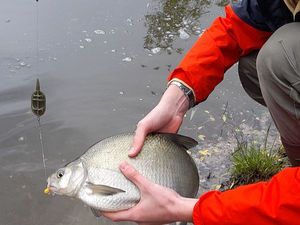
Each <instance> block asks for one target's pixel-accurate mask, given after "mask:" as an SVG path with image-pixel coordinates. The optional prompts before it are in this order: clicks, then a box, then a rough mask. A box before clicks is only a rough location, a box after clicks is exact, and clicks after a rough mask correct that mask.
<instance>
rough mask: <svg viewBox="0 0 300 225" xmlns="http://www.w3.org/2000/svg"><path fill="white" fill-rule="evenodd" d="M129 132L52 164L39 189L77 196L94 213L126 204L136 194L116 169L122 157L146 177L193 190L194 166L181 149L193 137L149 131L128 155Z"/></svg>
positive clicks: (188, 192) (136, 198)
mask: <svg viewBox="0 0 300 225" xmlns="http://www.w3.org/2000/svg"><path fill="white" fill-rule="evenodd" d="M133 136H134V134H133V133H122V134H119V135H115V136H111V137H108V138H105V139H103V140H101V141H99V142H97V143H96V144H94V145H93V146H91V147H90V148H88V150H87V151H86V152H85V153H83V154H82V155H81V156H79V157H77V158H76V159H75V160H73V161H72V162H70V163H68V164H67V165H65V166H64V167H62V168H60V169H58V170H57V171H56V172H55V173H53V174H52V175H50V176H49V177H48V179H47V188H46V189H45V193H49V192H50V193H52V194H54V195H55V194H57V195H64V196H69V197H72V198H78V199H80V200H81V201H82V202H84V203H85V204H86V205H88V206H89V207H90V208H91V209H92V212H93V213H94V215H95V216H98V215H99V213H97V212H98V211H100V212H114V211H119V210H124V209H129V208H131V207H133V206H135V205H136V204H137V203H138V202H139V200H140V197H141V196H140V191H139V189H138V188H137V187H136V186H135V185H134V184H133V183H132V182H131V181H129V180H128V179H127V178H126V177H125V176H124V175H123V174H122V173H121V172H120V170H119V164H120V163H121V162H123V161H127V162H128V163H129V164H131V165H132V166H134V167H135V168H136V170H137V171H139V173H140V174H142V175H143V176H145V177H146V178H148V179H149V180H150V181H152V182H154V183H156V184H159V185H162V186H164V187H167V188H171V189H173V190H174V191H176V192H177V193H178V194H180V195H181V196H183V197H190V198H194V197H195V196H196V194H197V192H198V187H199V175H198V169H197V166H196V164H195V162H194V160H193V158H192V157H191V156H190V155H189V154H188V153H187V150H188V149H190V148H192V147H195V146H196V145H197V144H198V143H197V141H195V140H194V139H192V138H189V137H186V136H182V135H179V134H170V133H155V134H149V135H148V136H147V137H146V140H145V142H144V145H143V148H142V151H141V152H140V153H139V154H138V155H137V156H136V157H135V158H129V157H128V150H129V149H130V147H131V144H132V140H133Z"/></svg>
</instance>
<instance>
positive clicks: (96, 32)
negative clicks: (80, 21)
mask: <svg viewBox="0 0 300 225" xmlns="http://www.w3.org/2000/svg"><path fill="white" fill-rule="evenodd" d="M94 33H95V34H102V35H103V34H105V31H104V30H94Z"/></svg>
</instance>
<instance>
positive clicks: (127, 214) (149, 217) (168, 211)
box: [102, 162, 197, 224]
mask: <svg viewBox="0 0 300 225" xmlns="http://www.w3.org/2000/svg"><path fill="white" fill-rule="evenodd" d="M120 170H121V172H122V173H123V174H124V175H125V176H126V177H127V178H128V179H129V180H130V181H132V182H133V183H134V184H135V185H136V186H137V187H138V188H139V190H140V192H141V200H140V202H139V203H138V204H137V205H136V206H134V207H133V208H130V209H127V210H123V211H118V212H103V213H102V215H103V216H105V217H107V218H109V219H111V220H113V221H134V222H137V223H138V224H165V223H171V222H175V221H192V211H193V208H194V205H195V204H196V202H197V199H192V198H184V197H181V196H180V195H179V194H178V193H176V192H175V191H173V190H172V189H169V188H165V187H163V186H160V185H157V184H154V183H152V182H150V181H149V180H148V179H146V178H145V177H143V176H142V175H141V174H139V172H138V171H136V170H135V169H134V168H133V167H132V166H131V165H129V164H128V163H127V162H123V163H121V164H120Z"/></svg>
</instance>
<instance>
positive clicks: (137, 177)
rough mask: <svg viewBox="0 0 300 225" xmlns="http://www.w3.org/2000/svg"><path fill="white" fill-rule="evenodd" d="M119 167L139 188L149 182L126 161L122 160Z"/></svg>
mask: <svg viewBox="0 0 300 225" xmlns="http://www.w3.org/2000/svg"><path fill="white" fill-rule="evenodd" d="M119 169H120V170H121V172H122V173H123V174H124V176H125V177H127V178H128V179H129V180H130V181H131V182H132V183H134V184H135V185H136V186H137V187H138V188H139V189H143V187H145V186H147V185H148V184H149V181H148V179H147V178H145V177H144V176H142V175H141V174H140V173H139V172H138V171H137V170H136V169H135V168H134V167H133V166H131V165H130V164H129V163H127V162H126V161H124V162H122V163H121V164H120V166H119Z"/></svg>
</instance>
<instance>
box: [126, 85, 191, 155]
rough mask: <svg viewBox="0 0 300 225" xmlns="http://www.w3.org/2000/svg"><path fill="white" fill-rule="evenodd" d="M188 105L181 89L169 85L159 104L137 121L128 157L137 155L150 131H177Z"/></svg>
mask: <svg viewBox="0 0 300 225" xmlns="http://www.w3.org/2000/svg"><path fill="white" fill-rule="evenodd" d="M188 107H189V101H188V99H187V97H186V96H185V95H184V93H183V92H182V90H181V89H180V88H179V87H177V86H175V85H170V86H169V87H168V88H167V90H166V91H165V93H164V95H163V96H162V98H161V100H160V102H159V104H158V105H157V106H156V107H155V108H154V109H153V110H152V111H151V112H150V113H149V114H148V115H147V116H146V117H144V118H143V119H142V120H141V121H139V123H138V125H137V129H136V131H135V135H134V138H133V144H132V147H131V149H130V151H129V153H128V155H129V156H130V157H135V156H136V155H138V154H139V152H140V151H141V149H142V147H143V144H144V141H145V138H146V136H147V134H149V133H151V132H165V133H177V131H178V130H179V127H180V125H181V123H182V120H183V117H184V114H185V113H186V112H187V110H188Z"/></svg>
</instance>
